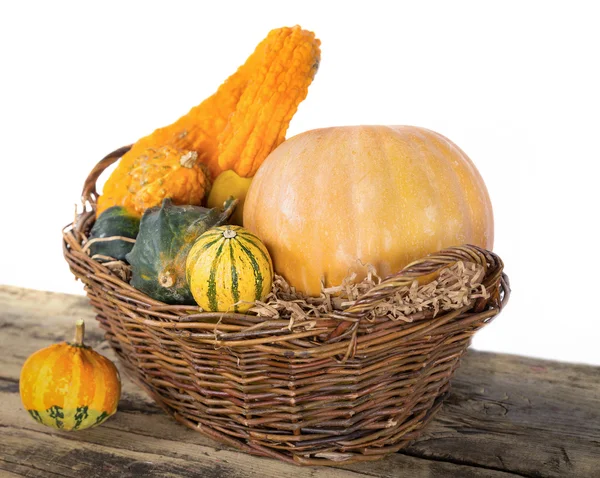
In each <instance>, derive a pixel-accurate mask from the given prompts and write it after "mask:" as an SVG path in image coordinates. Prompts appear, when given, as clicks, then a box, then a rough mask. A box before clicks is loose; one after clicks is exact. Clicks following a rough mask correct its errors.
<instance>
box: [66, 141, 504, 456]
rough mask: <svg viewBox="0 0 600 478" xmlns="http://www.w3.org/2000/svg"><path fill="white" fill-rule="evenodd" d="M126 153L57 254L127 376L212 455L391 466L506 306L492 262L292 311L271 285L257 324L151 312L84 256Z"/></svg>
mask: <svg viewBox="0 0 600 478" xmlns="http://www.w3.org/2000/svg"><path fill="white" fill-rule="evenodd" d="M127 149H128V148H121V149H120V150H117V151H115V152H114V153H111V154H110V155H108V156H107V157H106V158H104V159H103V160H102V161H101V162H100V163H99V164H98V166H96V168H94V170H93V171H92V173H90V176H89V177H88V179H87V181H86V183H85V186H84V192H83V200H84V204H87V208H84V209H87V210H85V211H84V212H83V213H81V214H80V215H78V216H77V217H76V218H75V221H74V223H73V224H71V225H70V226H67V227H66V228H65V230H64V231H63V235H64V243H63V246H64V255H65V258H66V260H67V262H68V263H69V266H70V268H71V271H72V272H73V274H75V276H77V277H78V278H79V279H81V280H82V281H83V283H84V284H85V290H86V292H87V295H88V297H89V299H90V302H91V304H92V306H93V307H94V308H95V309H96V312H97V319H98V320H99V321H100V324H101V326H102V327H103V329H104V330H105V331H106V338H107V339H108V340H109V342H110V344H111V346H112V347H113V348H114V350H115V351H116V352H117V354H118V356H119V357H120V359H121V360H122V362H123V364H124V366H125V367H126V369H127V370H128V372H130V374H131V375H132V377H133V378H134V379H136V381H137V382H138V383H139V384H140V385H142V386H143V387H144V388H145V389H146V390H147V391H148V392H149V393H150V395H151V396H152V397H153V398H154V400H156V402H157V403H158V404H159V405H160V406H161V407H162V408H163V409H164V410H165V411H166V412H167V413H169V414H170V415H171V416H173V417H174V418H175V419H176V420H177V421H179V422H181V423H182V424H184V425H186V426H188V427H190V428H192V429H194V430H196V431H199V432H201V433H203V434H205V435H207V436H209V437H211V438H213V439H215V440H218V441H220V442H222V443H225V444H228V445H232V446H234V447H237V448H239V449H242V450H244V451H246V452H248V453H252V454H256V455H262V456H270V457H274V458H278V459H281V460H284V461H287V462H291V463H296V464H303V465H313V464H322V465H327V464H335V463H340V462H345V463H347V462H352V461H365V460H373V459H378V458H381V457H383V456H385V455H387V454H389V453H394V452H396V451H398V450H399V449H401V448H402V447H404V446H406V445H407V444H408V443H409V442H410V441H411V440H414V439H415V438H416V437H417V436H418V435H419V433H420V431H421V430H422V428H423V427H424V426H425V425H426V424H427V423H428V422H429V421H430V420H431V418H432V417H433V416H434V414H435V412H436V411H437V410H438V409H439V408H440V405H441V403H442V401H443V399H444V397H445V395H446V394H447V391H448V388H449V381H450V378H451V377H452V375H453V372H454V371H455V369H456V368H457V366H458V365H459V359H460V357H461V356H462V354H463V353H464V352H465V351H466V349H467V347H468V346H469V343H470V341H471V337H472V336H473V334H474V333H475V332H476V331H477V330H478V329H480V328H481V327H482V326H483V325H485V324H486V323H488V322H489V321H490V320H492V319H493V318H494V317H495V316H496V315H497V314H498V313H499V311H500V310H501V309H502V307H503V305H504V304H505V303H506V301H507V300H508V297H509V293H510V289H509V286H508V279H507V277H506V276H505V275H504V274H503V272H502V269H503V264H502V261H501V260H500V258H499V257H498V256H497V255H495V254H494V253H492V252H490V251H487V250H484V249H480V248H478V247H475V246H470V245H465V246H461V247H455V248H450V249H447V250H444V251H440V252H439V253H436V254H432V255H430V256H428V257H425V258H423V259H421V260H419V261H416V262H415V263H413V264H412V265H410V266H408V267H407V268H405V269H404V270H403V271H401V272H399V273H397V274H395V275H393V276H391V277H388V278H386V279H385V280H379V279H378V278H377V277H376V276H374V275H370V277H368V278H367V279H366V280H365V282H363V283H362V284H360V285H359V286H355V287H353V288H350V287H347V288H345V287H341V288H339V289H340V290H337V291H329V292H331V294H330V293H327V294H323V295H322V297H320V298H305V299H302V298H299V297H298V295H297V294H294V292H293V290H290V288H289V286H287V284H286V283H285V281H283V279H282V278H279V277H278V278H277V281H276V283H275V285H274V288H273V293H272V294H271V296H270V297H269V298H268V299H267V303H265V304H259V305H258V306H257V307H256V311H257V313H259V314H261V315H262V316H259V315H256V313H255V314H247V315H244V314H235V313H225V314H224V313H205V312H200V311H199V309H198V308H197V307H193V306H171V305H167V304H164V303H161V302H158V301H156V300H153V299H151V298H150V297H148V296H146V295H145V294H143V293H141V292H139V291H137V290H135V289H134V288H133V287H131V286H130V285H129V284H128V283H127V282H126V280H127V278H128V272H129V269H128V266H127V265H126V264H124V263H122V262H117V261H113V262H108V263H103V264H101V263H99V262H97V261H95V260H92V259H91V258H90V257H89V255H88V252H87V248H86V241H87V234H88V233H89V230H90V228H91V226H92V224H93V222H94V217H95V213H94V206H95V202H96V199H97V194H96V188H95V182H96V180H97V178H98V177H99V176H100V174H101V172H102V171H103V170H104V169H105V168H106V167H107V166H108V165H110V164H111V163H113V162H114V161H116V160H117V159H118V158H119V157H120V156H121V155H122V154H124V152H126V151H127ZM90 206H91V207H90ZM333 292H337V294H334V293H333Z"/></svg>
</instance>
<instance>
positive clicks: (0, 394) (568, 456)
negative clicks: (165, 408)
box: [0, 286, 600, 478]
mask: <svg viewBox="0 0 600 478" xmlns="http://www.w3.org/2000/svg"><path fill="white" fill-rule="evenodd" d="M78 318H83V319H85V322H86V342H87V343H88V344H89V345H92V346H94V348H95V349H96V350H97V351H99V352H100V353H102V354H104V355H106V356H107V357H109V358H110V359H111V360H114V361H116V358H115V355H114V354H113V353H112V350H110V348H109V347H108V345H107V343H106V342H105V341H104V340H103V336H102V332H101V331H100V329H99V327H98V325H97V323H96V321H95V319H94V313H93V310H92V308H91V307H90V306H89V305H88V302H87V299H86V298H85V297H83V296H72V295H64V294H55V293H50V292H41V291H34V290H29V289H20V288H15V287H9V286H0V349H1V350H2V354H1V358H0V403H1V405H2V406H1V407H0V477H5V476H6V477H15V476H27V477H85V478H105V477H106V478H111V477H138V476H143V477H203V478H224V477H227V478H246V477H254V476H257V477H265V478H280V477H288V476H289V477H291V476H293V477H294V478H296V477H298V478H300V477H312V478H325V477H327V478H337V477H350V478H352V477H410V478H431V477H441V478H446V477H460V478H508V477H515V476H520V477H574V478H580V477H581V478H585V477H600V369H599V368H597V367H590V366H584V365H573V364H564V363H560V362H550V361H542V360H536V359H530V358H525V357H519V356H510V355H500V354H490V353H482V352H476V351H470V352H469V353H468V354H467V356H466V357H465V358H464V360H463V362H462V365H461V367H460V368H459V370H458V372H457V375H456V376H455V378H454V379H453V381H452V392H451V394H450V396H449V398H448V399H447V401H446V402H445V403H444V406H443V409H442V411H441V412H440V413H439V414H438V415H437V417H436V419H435V420H434V421H433V422H432V423H431V424H430V426H429V427H428V428H427V429H426V430H425V432H424V433H423V435H422V436H421V438H419V439H418V440H417V441H415V442H414V443H413V444H412V445H411V446H410V447H408V448H407V449H405V450H403V451H402V452H400V453H396V454H395V455H393V456H390V457H388V458H386V459H384V460H380V461H377V462H365V463H358V464H354V465H340V466H339V467H327V468H317V467H297V466H293V465H288V464H286V463H282V462H279V461H275V460H272V459H268V458H259V457H254V456H250V455H247V454H244V453H242V452H239V451H237V450H235V449H231V448H228V447H226V446H223V445H221V444H217V443H215V442H214V441H212V440H210V439H208V438H205V437H204V436H202V435H201V434H199V433H195V432H194V431H192V430H189V429H187V428H185V427H183V426H182V425H179V424H178V423H176V422H175V421H174V420H172V419H171V418H170V417H169V416H167V415H165V414H164V413H163V412H162V411H161V410H160V409H158V407H156V406H155V405H154V404H153V402H152V401H151V400H150V399H149V398H148V397H147V395H146V394H145V393H144V392H143V391H141V390H140V389H139V388H138V387H137V386H136V385H134V384H133V383H132V382H131V381H130V380H129V379H128V378H127V377H126V376H124V375H122V378H123V395H122V398H121V401H120V403H119V411H118V413H117V414H116V415H114V416H113V417H111V418H110V419H109V420H108V421H106V422H105V423H104V424H103V425H101V426H99V427H97V428H93V429H91V430H82V431H78V432H70V433H69V432H61V431H57V430H54V429H50V428H46V427H43V426H42V425H39V424H37V423H36V422H34V421H33V420H32V419H31V418H30V417H29V415H28V414H27V413H26V412H25V410H24V409H23V406H22V405H21V400H20V398H19V382H18V381H19V373H20V369H21V366H22V364H23V362H24V361H25V359H26V358H27V357H28V356H29V355H30V354H31V353H33V352H34V351H36V350H38V349H40V348H43V347H46V346H48V345H50V344H51V343H54V342H60V341H63V340H65V339H67V340H70V339H71V338H72V334H73V330H74V323H75V320H76V319H78ZM117 365H119V364H118V363H117Z"/></svg>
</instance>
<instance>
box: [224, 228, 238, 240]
mask: <svg viewBox="0 0 600 478" xmlns="http://www.w3.org/2000/svg"><path fill="white" fill-rule="evenodd" d="M235 236H237V232H235V231H234V230H233V229H230V228H229V227H228V228H227V229H225V230H224V231H223V237H224V238H225V239H233V238H234V237H235Z"/></svg>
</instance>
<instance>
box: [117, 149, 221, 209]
mask: <svg viewBox="0 0 600 478" xmlns="http://www.w3.org/2000/svg"><path fill="white" fill-rule="evenodd" d="M129 176H130V183H129V188H128V190H127V192H126V193H125V194H124V196H123V202H122V205H123V206H124V207H125V208H126V209H127V210H129V211H134V212H136V213H137V214H139V215H140V216H141V215H142V214H143V212H144V211H145V210H146V209H148V208H151V207H153V206H157V205H159V204H160V203H161V202H162V200H163V199H165V198H166V197H169V198H171V200H172V202H173V204H200V203H201V202H202V200H203V199H204V197H205V196H206V195H207V194H208V192H209V190H210V179H209V172H208V169H207V167H206V165H205V164H203V163H201V162H200V161H198V153H196V151H187V150H184V151H182V150H178V149H175V148H172V147H169V146H163V147H161V148H148V149H145V150H144V151H143V152H142V153H141V154H140V155H139V156H138V157H137V158H135V160H134V161H133V162H132V163H131V169H130V170H129Z"/></svg>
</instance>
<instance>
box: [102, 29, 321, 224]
mask: <svg viewBox="0 0 600 478" xmlns="http://www.w3.org/2000/svg"><path fill="white" fill-rule="evenodd" d="M319 45H320V41H319V40H318V39H316V38H315V35H314V33H312V32H309V31H306V30H302V29H301V28H300V27H299V26H295V27H291V28H289V27H284V28H278V29H275V30H272V31H271V32H270V33H269V34H268V35H267V37H266V38H265V39H264V40H263V41H262V42H261V43H260V44H259V45H258V46H257V47H256V49H255V51H254V53H252V55H250V57H249V58H248V59H247V60H246V63H244V65H242V66H241V67H239V68H238V70H237V71H236V73H234V74H233V75H232V76H230V77H229V78H228V79H227V80H226V81H225V82H224V83H223V84H222V85H221V86H220V87H219V89H218V90H217V92H216V93H215V94H213V95H212V96H210V97H209V98H207V99H206V100H204V101H203V102H202V103H200V104H199V105H198V106H196V107H194V108H192V109H191V110H190V111H189V113H187V114H186V115H184V116H183V117H181V118H180V119H178V120H177V121H176V122H175V123H173V124H171V125H169V126H166V127H164V128H159V129H157V130H156V131H154V132H153V133H152V134H150V135H148V136H146V137H144V138H142V139H140V140H139V141H138V142H137V143H136V144H135V145H134V146H133V147H132V149H131V150H130V151H129V152H128V153H126V154H125V155H124V156H123V157H122V158H121V160H120V163H119V165H118V166H117V168H115V170H114V171H113V173H112V174H111V176H110V177H109V178H108V180H107V181H106V183H105V185H104V188H103V192H102V196H100V198H99V199H98V208H97V215H99V214H100V213H101V212H102V211H104V210H105V209H107V208H109V207H111V206H115V205H119V206H122V205H124V204H123V198H124V197H125V196H126V195H127V194H128V193H131V191H132V184H131V178H130V176H129V171H130V169H131V163H132V162H133V161H135V159H136V158H138V157H139V156H140V155H141V154H142V153H143V151H144V150H145V149H147V148H156V147H162V146H171V147H173V148H176V149H179V150H188V151H195V152H197V154H198V159H199V161H200V162H202V163H205V164H206V165H207V166H208V168H209V170H210V173H211V177H212V178H215V177H216V176H217V175H218V174H219V173H220V172H222V171H224V170H227V169H233V170H234V171H235V172H236V173H237V174H238V175H240V176H244V177H251V176H253V175H254V173H255V172H256V170H257V169H258V167H259V166H260V164H261V163H262V161H263V160H264V159H265V158H266V157H267V155H268V154H269V153H270V152H271V151H272V150H273V149H274V148H275V147H277V145H278V144H280V143H281V142H282V141H283V140H284V139H285V133H286V131H287V128H288V126H289V123H290V120H291V119H292V116H293V115H294V114H295V112H296V110H297V108H298V105H299V104H300V102H302V101H303V100H304V98H306V95H307V93H308V86H309V85H310V84H311V82H312V80H313V77H314V75H315V73H316V71H317V69H318V65H319V60H320V55H321V52H320V48H319Z"/></svg>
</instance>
